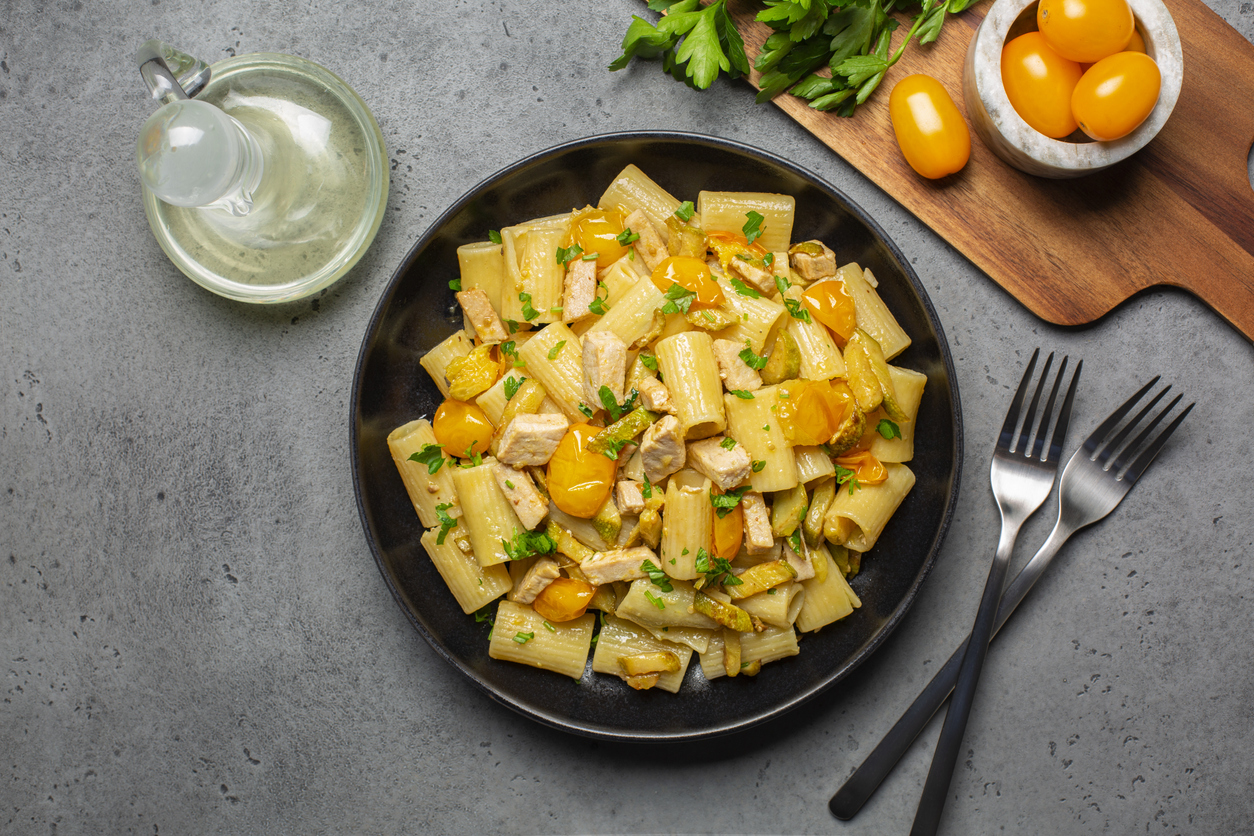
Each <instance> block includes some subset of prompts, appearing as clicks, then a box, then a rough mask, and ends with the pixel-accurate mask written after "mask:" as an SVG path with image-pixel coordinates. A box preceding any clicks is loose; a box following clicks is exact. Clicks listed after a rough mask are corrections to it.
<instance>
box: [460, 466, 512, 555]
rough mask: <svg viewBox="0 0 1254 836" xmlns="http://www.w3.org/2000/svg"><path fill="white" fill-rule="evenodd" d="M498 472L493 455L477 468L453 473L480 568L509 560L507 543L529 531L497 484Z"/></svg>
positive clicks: (463, 522)
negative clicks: (496, 473) (496, 471)
mask: <svg viewBox="0 0 1254 836" xmlns="http://www.w3.org/2000/svg"><path fill="white" fill-rule="evenodd" d="M495 470H496V459H493V458H492V457H490V456H489V457H487V458H485V459H484V460H483V464H481V465H479V466H477V467H459V468H456V469H455V470H454V471H453V485H454V487H456V488H457V498H458V500H459V501H460V502H461V506H462V525H464V526H465V527H466V533H467V534H469V535H470V545H471V548H473V549H474V552H475V559H476V560H478V561H479V565H480V566H492V565H494V564H497V563H504V562H505V561H507V560H509V559H510V557H509V553H508V552H506V551H505V542H509V541H510V540H512V539H513V538H514V535H516V534H518V533H519V532H521V531H523V530H525V529H524V526H523V524H522V523H521V522H519V520H518V516H517V515H516V514H515V513H514V509H513V508H512V507H510V504H509V500H508V499H506V498H505V494H504V493H502V492H501V488H500V486H499V485H498V484H497V483H496V476H495V475H494V473H495ZM502 541H505V542H502Z"/></svg>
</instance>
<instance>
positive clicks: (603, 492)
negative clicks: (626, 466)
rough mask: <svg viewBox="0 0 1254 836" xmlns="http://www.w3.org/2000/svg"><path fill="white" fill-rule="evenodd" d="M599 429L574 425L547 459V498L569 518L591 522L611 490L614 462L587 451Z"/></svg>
mask: <svg viewBox="0 0 1254 836" xmlns="http://www.w3.org/2000/svg"><path fill="white" fill-rule="evenodd" d="M599 432H601V428H600V427H593V426H590V425H588V424H576V425H575V426H573V427H571V428H570V429H569V430H568V431H567V433H566V435H565V436H563V437H562V440H561V441H560V442H558V445H557V450H555V451H554V452H553V458H551V459H549V480H548V487H549V497H550V498H551V499H552V500H553V504H554V505H556V506H557V507H558V508H561V509H562V510H563V511H565V512H566V513H567V514H570V515H571V516H572V517H579V518H580V519H585V520H586V519H591V518H592V517H593V515H595V514H596V512H597V511H599V510H600V509H601V506H602V505H604V504H605V500H607V499H609V496H610V491H611V490H613V488H614V474H615V473H616V472H617V470H618V462H616V461H615V460H614V459H609V458H606V457H605V456H603V455H602V454H600V453H594V452H592V451H591V450H589V449H588V443H589V442H590V441H592V439H593V438H595V437H596V435H597V434H598V433H599Z"/></svg>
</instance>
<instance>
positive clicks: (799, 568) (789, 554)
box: [784, 543, 814, 581]
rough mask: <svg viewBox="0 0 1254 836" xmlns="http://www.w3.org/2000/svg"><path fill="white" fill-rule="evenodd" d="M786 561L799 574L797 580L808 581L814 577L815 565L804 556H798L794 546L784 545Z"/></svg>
mask: <svg viewBox="0 0 1254 836" xmlns="http://www.w3.org/2000/svg"><path fill="white" fill-rule="evenodd" d="M784 560H787V561H788V565H789V566H791V567H792V568H793V570H794V571H796V573H797V580H799V581H808V580H810V578H812V577H814V564H813V563H811V562H810V559H809V558H808V557H806V556H805V555H803V554H797V553H796V552H795V551H793V550H792V546H790V545H788V544H787V543H785V544H784Z"/></svg>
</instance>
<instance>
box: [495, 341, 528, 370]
mask: <svg viewBox="0 0 1254 836" xmlns="http://www.w3.org/2000/svg"><path fill="white" fill-rule="evenodd" d="M501 354H503V355H505V356H506V357H513V358H514V368H517V369H520V368H522V367H523V366H525V365H527V364H526V363H524V362H523V361H522V360H521V359H519V357H518V343H516V342H514V341H513V340H510V341H509V342H505V343H501Z"/></svg>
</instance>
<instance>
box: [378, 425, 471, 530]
mask: <svg viewBox="0 0 1254 836" xmlns="http://www.w3.org/2000/svg"><path fill="white" fill-rule="evenodd" d="M432 444H436V440H435V433H434V432H432V430H431V422H430V421H428V420H427V419H425V418H419V419H417V420H416V421H410V422H409V423H408V424H404V425H402V426H399V427H397V428H396V429H394V430H392V432H390V433H388V450H390V451H391V453H392V461H394V462H396V469H397V471H399V472H400V474H401V481H402V482H404V483H405V491H406V493H408V494H409V501H410V502H412V503H413V504H414V510H415V511H416V512H417V513H418V519H419V520H420V521H421V522H422V525H423V527H424V528H431V527H432V526H437V525H439V524H440V516H439V514H437V513H436V510H435V509H436V506H437V505H446V504H453V503H455V502H456V501H457V491H456V489H455V488H454V487H453V477H452V475H451V473H452V471H453V470H454V467H453V465H451V464H449V463H448V462H447V461H446V462H445V464H443V465H441V466H440V468H439V470H437V471H436V472H435V473H431V471H430V468H429V467H428V466H427V465H425V464H420V463H419V462H413V461H410V460H409V457H410V456H412V455H413V454H414V453H421V452H422V451H423V449H424V448H425V447H427V446H428V445H432ZM441 455H443V454H442V453H441Z"/></svg>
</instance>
